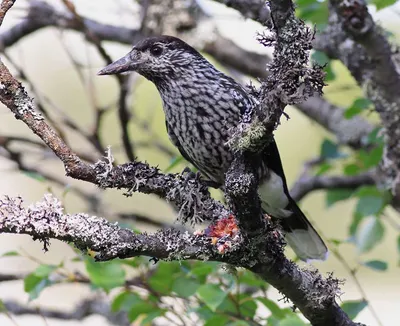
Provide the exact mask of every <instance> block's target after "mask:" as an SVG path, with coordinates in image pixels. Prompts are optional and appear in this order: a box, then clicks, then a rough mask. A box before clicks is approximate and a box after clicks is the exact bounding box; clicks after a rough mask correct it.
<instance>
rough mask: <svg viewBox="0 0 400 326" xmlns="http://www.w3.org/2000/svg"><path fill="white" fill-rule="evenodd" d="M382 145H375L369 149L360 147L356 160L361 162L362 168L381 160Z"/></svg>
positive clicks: (371, 165) (374, 164)
mask: <svg viewBox="0 0 400 326" xmlns="http://www.w3.org/2000/svg"><path fill="white" fill-rule="evenodd" d="M382 155H383V145H379V146H375V147H374V148H372V149H370V150H365V149H360V150H359V151H358V160H359V161H361V162H362V164H363V168H364V170H366V169H369V168H373V167H375V166H377V165H378V164H379V162H380V161H381V160H382Z"/></svg>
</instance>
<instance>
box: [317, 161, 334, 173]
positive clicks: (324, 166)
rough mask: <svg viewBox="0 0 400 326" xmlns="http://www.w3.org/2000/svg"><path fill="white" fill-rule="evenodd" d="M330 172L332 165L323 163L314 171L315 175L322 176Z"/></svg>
mask: <svg viewBox="0 0 400 326" xmlns="http://www.w3.org/2000/svg"><path fill="white" fill-rule="evenodd" d="M330 170H332V165H331V164H329V163H328V162H324V163H322V164H320V165H319V166H318V169H317V170H316V171H315V175H323V174H326V172H328V171H330Z"/></svg>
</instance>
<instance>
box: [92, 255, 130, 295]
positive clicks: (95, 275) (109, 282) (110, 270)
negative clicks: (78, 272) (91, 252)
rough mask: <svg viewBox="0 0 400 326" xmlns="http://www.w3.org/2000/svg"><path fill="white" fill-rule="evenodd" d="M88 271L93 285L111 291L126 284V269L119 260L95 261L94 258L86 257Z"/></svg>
mask: <svg viewBox="0 0 400 326" xmlns="http://www.w3.org/2000/svg"><path fill="white" fill-rule="evenodd" d="M85 265H86V271H87V272H88V274H89V278H90V281H91V282H92V284H93V285H95V286H97V287H99V288H102V289H104V290H105V291H109V290H111V289H113V288H115V287H118V286H122V285H124V284H125V271H124V269H123V268H122V265H121V263H120V262H119V261H117V260H113V261H108V262H95V261H94V259H93V258H90V257H88V258H86V259H85Z"/></svg>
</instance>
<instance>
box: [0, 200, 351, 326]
mask: <svg viewBox="0 0 400 326" xmlns="http://www.w3.org/2000/svg"><path fill="white" fill-rule="evenodd" d="M22 204H23V203H22V200H21V198H4V199H3V200H1V201H0V233H15V234H28V235H31V236H32V237H33V238H34V239H38V240H41V241H43V242H44V244H45V248H47V246H48V240H49V238H51V239H58V240H62V241H66V242H72V243H74V244H75V245H76V246H77V247H78V248H80V249H81V250H86V249H91V250H93V251H96V252H97V253H98V255H97V256H96V258H97V259H98V260H108V259H113V258H116V257H120V258H127V257H133V256H138V255H148V256H152V257H156V258H159V259H172V260H182V259H197V260H214V261H220V262H226V263H229V264H232V265H233V266H238V267H245V268H248V269H249V270H251V271H253V272H255V273H257V274H259V275H260V276H261V277H262V278H263V279H264V280H266V281H268V282H269V283H270V284H271V285H273V286H274V287H276V288H277V289H278V290H280V291H281V292H282V293H283V294H284V295H285V296H287V297H288V298H290V300H292V301H293V303H294V305H295V306H296V307H298V308H299V309H300V310H301V311H302V312H303V313H304V315H305V316H306V317H307V318H308V319H309V320H310V321H311V323H312V324H313V325H316V326H318V325H321V326H322V325H324V326H330V325H332V326H336V325H356V324H355V323H353V322H352V321H351V320H350V319H348V317H347V315H345V314H344V312H343V311H342V310H341V309H340V308H339V306H338V305H337V304H336V302H335V297H336V295H337V294H338V285H339V284H338V281H337V280H335V279H333V278H331V277H329V278H328V279H323V278H322V277H321V276H320V275H319V274H318V273H317V272H314V271H307V270H302V269H299V268H298V267H297V266H296V264H294V263H293V262H290V261H289V260H287V259H286V258H285V256H284V255H283V254H282V252H281V247H280V245H278V244H277V242H276V239H277V237H278V238H279V233H276V231H272V232H269V233H267V234H265V235H264V236H263V237H256V239H258V240H257V241H253V242H252V243H251V244H252V245H251V246H250V247H249V246H247V244H246V243H245V244H244V245H241V244H240V243H235V241H234V240H233V239H231V242H233V244H231V245H233V246H234V248H235V250H234V251H229V250H228V251H227V252H226V253H225V254H221V253H220V252H218V250H217V247H216V246H215V245H213V244H212V242H211V238H208V237H207V236H205V235H191V234H189V233H187V232H186V233H180V232H177V231H172V230H165V231H159V232H157V233H155V234H150V235H147V234H135V233H134V232H132V231H130V230H127V229H121V228H120V227H119V226H118V225H115V224H113V223H110V222H108V221H106V220H105V219H103V218H99V217H96V216H88V215H87V214H73V215H72V214H66V215H65V214H63V210H62V207H61V204H60V202H59V201H58V200H57V199H55V198H54V197H53V196H52V195H46V197H45V198H44V200H43V201H41V202H38V203H36V204H35V205H30V206H29V208H25V207H23V205H22ZM260 253H262V254H260Z"/></svg>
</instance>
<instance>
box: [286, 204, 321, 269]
mask: <svg viewBox="0 0 400 326" xmlns="http://www.w3.org/2000/svg"><path fill="white" fill-rule="evenodd" d="M286 210H289V211H291V212H292V214H290V216H288V217H284V218H280V219H279V221H280V224H281V226H282V228H283V230H284V231H285V239H286V241H287V243H288V244H289V245H290V247H291V248H292V249H293V251H294V252H295V253H296V255H297V256H298V257H299V258H300V259H301V260H303V261H310V260H315V259H317V260H325V259H326V258H327V256H328V248H327V247H326V245H325V243H324V241H323V240H322V239H321V237H320V236H319V234H318V233H317V231H316V230H315V229H314V228H313V226H312V225H311V223H310V222H309V221H308V220H307V218H306V217H305V215H304V214H303V212H302V211H301V209H300V208H299V207H298V206H297V204H296V202H295V201H294V200H293V199H292V198H290V201H289V205H288V206H287V208H286Z"/></svg>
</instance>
